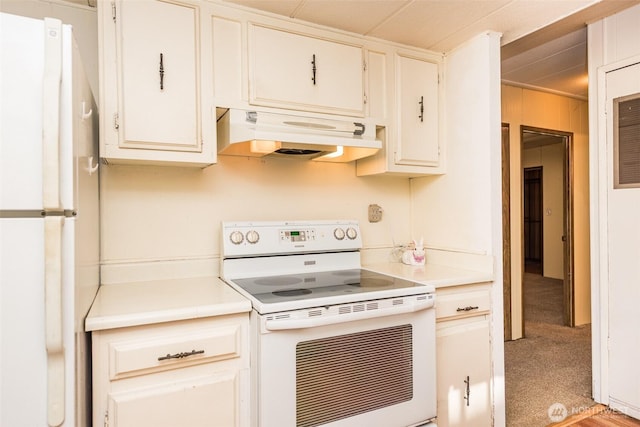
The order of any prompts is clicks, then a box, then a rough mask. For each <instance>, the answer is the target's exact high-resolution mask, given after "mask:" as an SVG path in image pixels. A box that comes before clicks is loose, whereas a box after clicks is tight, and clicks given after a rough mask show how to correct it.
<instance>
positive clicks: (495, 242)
mask: <svg viewBox="0 0 640 427" xmlns="http://www.w3.org/2000/svg"><path fill="white" fill-rule="evenodd" d="M444 76H445V77H444V85H445V86H444V87H445V103H446V107H445V116H446V120H445V130H444V132H445V141H446V142H445V144H446V150H447V173H446V174H445V175H443V176H438V177H425V178H416V179H412V180H411V192H412V207H411V224H412V226H411V229H412V232H413V234H414V235H415V236H424V241H425V245H426V246H431V247H437V248H448V249H452V250H455V251H460V252H466V253H478V254H486V255H490V256H492V257H493V260H494V263H493V273H494V282H493V286H492V288H491V298H492V302H491V303H492V314H491V336H492V340H491V360H492V365H493V366H492V370H493V383H492V384H491V385H490V387H491V390H492V391H493V404H494V413H493V415H494V424H495V425H496V426H502V425H505V393H504V339H503V337H504V331H503V328H504V326H503V325H504V322H503V302H502V301H503V295H502V292H503V288H502V175H501V157H502V155H501V141H502V138H501V121H500V35H499V34H497V33H486V34H481V35H479V36H477V37H476V38H474V39H472V40H470V41H468V42H467V43H465V44H464V45H462V46H460V47H459V48H457V49H455V50H454V51H453V52H451V53H449V54H447V56H446V58H445V73H444Z"/></svg>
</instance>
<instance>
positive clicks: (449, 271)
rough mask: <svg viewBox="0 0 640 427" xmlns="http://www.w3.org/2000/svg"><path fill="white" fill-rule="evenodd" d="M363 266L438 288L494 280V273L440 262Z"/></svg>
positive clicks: (388, 263)
mask: <svg viewBox="0 0 640 427" xmlns="http://www.w3.org/2000/svg"><path fill="white" fill-rule="evenodd" d="M362 267H363V268H365V269H368V270H372V271H375V272H378V273H382V274H387V275H389V276H394V277H399V278H401V279H405V280H411V281H413V282H418V283H422V284H426V285H433V286H434V287H435V288H436V289H438V288H442V287H447V286H460V285H470V284H474V283H482V282H491V281H493V274H492V273H488V272H483V271H476V270H465V269H462V268H457V267H450V266H447V265H440V264H429V263H427V264H425V265H406V264H403V263H401V262H380V263H371V264H364V265H363V266H362Z"/></svg>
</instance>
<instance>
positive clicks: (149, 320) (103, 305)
mask: <svg viewBox="0 0 640 427" xmlns="http://www.w3.org/2000/svg"><path fill="white" fill-rule="evenodd" d="M363 268H366V269H369V270H372V271H376V272H378V273H382V274H387V275H390V276H395V277H399V278H402V279H406V280H411V281H414V282H418V283H423V284H428V285H433V286H434V287H435V288H436V289H437V288H442V287H448V286H460V285H469V284H474V283H482V282H490V281H492V280H493V275H492V274H491V273H487V272H482V271H476V270H465V269H461V268H456V267H450V266H446V265H440V264H429V263H427V264H426V265H423V266H412V265H405V264H402V263H400V262H378V263H369V264H364V265H363ZM249 311H251V302H250V301H249V300H248V299H246V298H245V297H243V296H242V295H240V294H239V293H237V292H236V291H235V290H233V288H231V287H230V286H228V285H227V284H225V283H224V282H223V281H222V280H221V279H219V278H218V277H210V276H208V277H195V278H184V279H168V280H150V281H144V282H130V283H118V284H109V285H102V286H100V288H99V290H98V295H97V296H96V299H95V301H94V302H93V305H92V306H91V309H90V311H89V314H88V315H87V318H86V319H85V330H86V331H98V330H104V329H113V328H123V327H129V326H139V325H148V324H153V323H161V322H172V321H177V320H187V319H197V318H204V317H212V316H223V315H228V314H235V313H245V312H249Z"/></svg>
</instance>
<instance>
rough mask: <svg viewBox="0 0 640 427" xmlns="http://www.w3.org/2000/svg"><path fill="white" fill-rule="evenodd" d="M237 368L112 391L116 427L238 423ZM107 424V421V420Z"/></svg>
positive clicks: (111, 414)
mask: <svg viewBox="0 0 640 427" xmlns="http://www.w3.org/2000/svg"><path fill="white" fill-rule="evenodd" d="M237 374H238V373H237V372H222V373H218V374H215V375H212V376H207V377H200V378H192V379H190V380H185V381H181V382H173V383H168V384H156V385H154V386H152V387H148V388H139V389H132V390H127V391H122V392H116V393H110V394H109V398H108V401H109V402H108V405H109V412H108V415H107V417H108V425H109V426H112V427H176V426H189V427H204V426H207V427H214V426H219V427H229V426H235V425H238V414H239V408H237V407H236V406H235V405H236V403H237V402H238V399H237V390H238V378H237ZM105 424H106V423H105ZM106 425H107V424H106Z"/></svg>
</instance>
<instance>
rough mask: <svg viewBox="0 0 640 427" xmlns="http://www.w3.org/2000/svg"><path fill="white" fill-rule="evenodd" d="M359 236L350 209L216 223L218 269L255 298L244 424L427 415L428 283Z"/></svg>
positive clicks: (340, 423) (394, 420) (377, 421)
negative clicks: (382, 260)
mask: <svg viewBox="0 0 640 427" xmlns="http://www.w3.org/2000/svg"><path fill="white" fill-rule="evenodd" d="M361 248H362V238H361V235H360V228H359V225H358V223H357V222H356V221H349V220H344V221H283V222H275V221H270V222H262V221H261V222H224V223H223V224H222V265H221V277H222V279H223V280H224V281H225V282H227V283H228V284H229V285H230V286H231V287H233V288H234V289H235V290H237V291H238V292H239V293H241V294H242V295H244V296H245V297H247V298H248V299H249V300H250V301H251V303H252V305H253V311H252V313H251V335H252V336H251V355H252V357H251V363H252V367H251V368H252V379H251V382H252V402H251V408H252V423H251V425H252V426H258V427H267V426H268V427H271V426H274V427H275V426H277V427H287V426H299V427H311V426H334V427H344V426H359V425H367V426H379V427H393V426H397V427H404V426H414V425H416V426H417V425H426V424H428V423H429V422H431V421H433V420H434V419H435V416H436V396H435V389H436V381H435V310H434V303H435V289H434V288H433V287H432V286H427V285H422V284H419V283H415V282H411V281H407V280H403V279H400V278H396V277H392V276H387V275H384V274H380V273H376V272H372V271H370V270H367V269H364V268H362V267H361V265H360V249H361Z"/></svg>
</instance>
